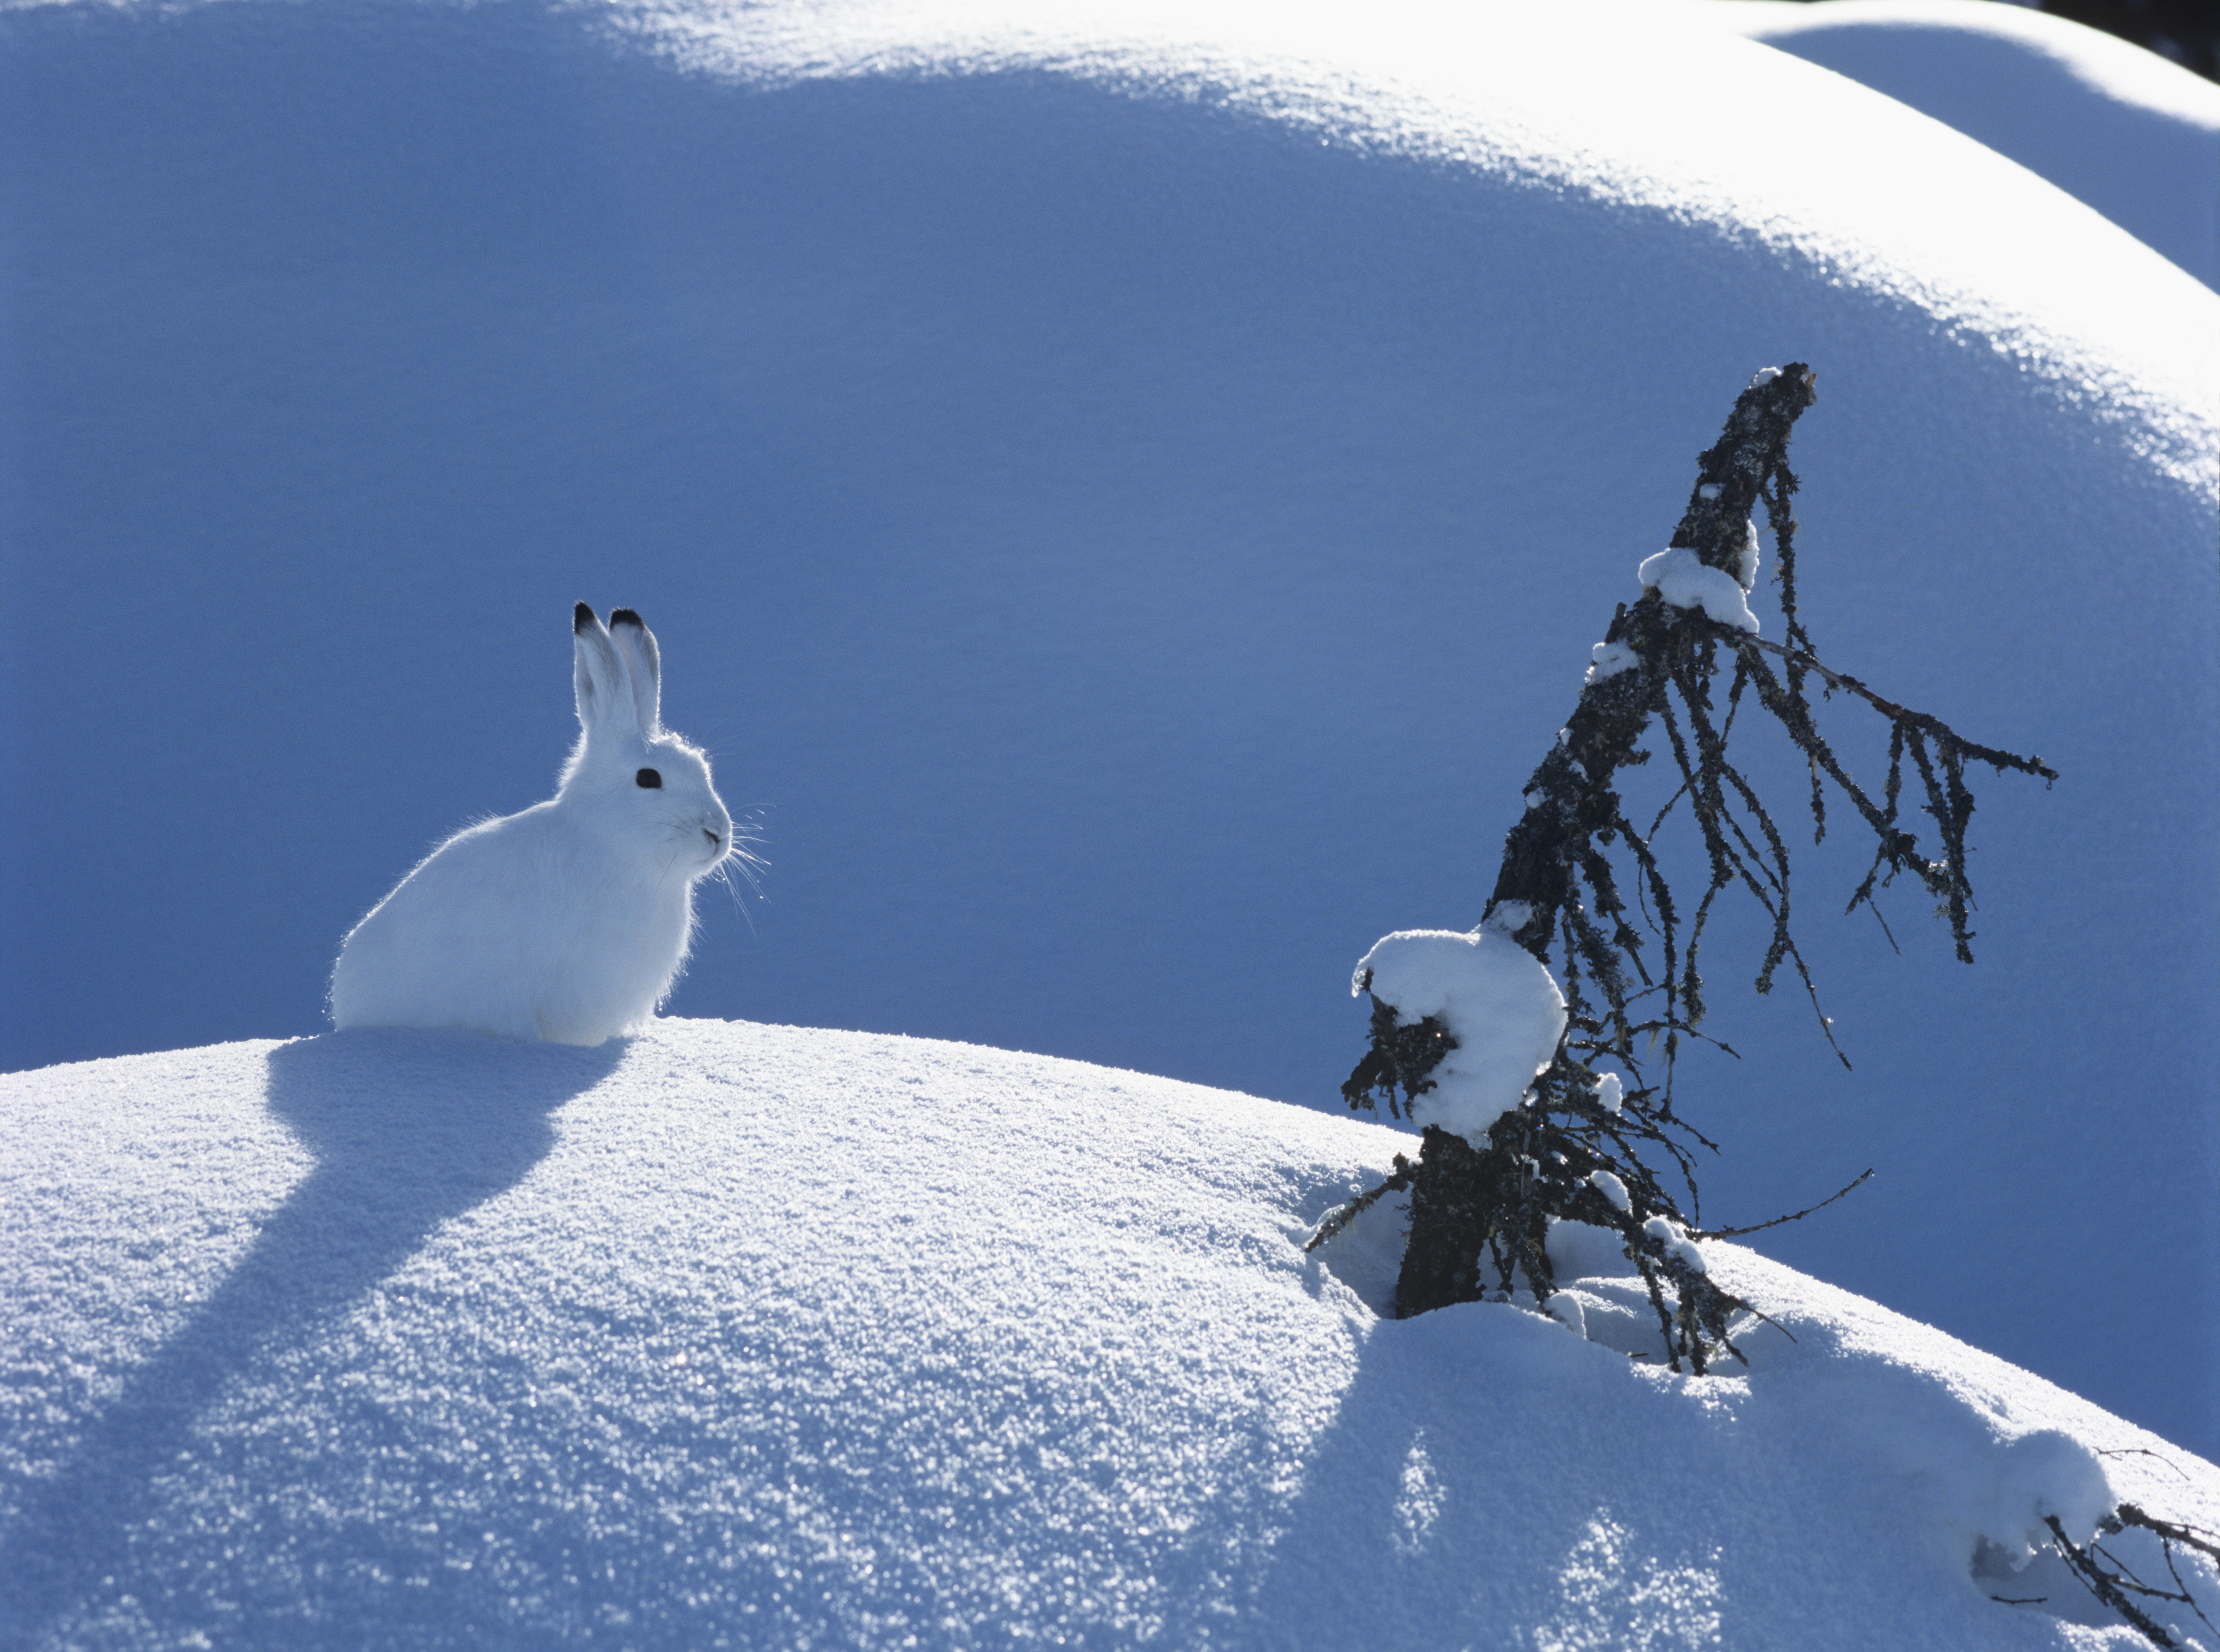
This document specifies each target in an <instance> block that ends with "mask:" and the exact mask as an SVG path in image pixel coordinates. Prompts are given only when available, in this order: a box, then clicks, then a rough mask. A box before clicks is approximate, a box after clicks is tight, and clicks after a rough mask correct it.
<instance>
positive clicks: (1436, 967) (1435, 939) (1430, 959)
mask: <svg viewBox="0 0 2220 1652" xmlns="http://www.w3.org/2000/svg"><path fill="white" fill-rule="evenodd" d="M1368 988H1369V990H1370V992H1371V994H1372V995H1373V997H1374V998H1375V999H1376V1000H1377V1001H1380V1002H1381V1003H1383V1004H1392V1005H1394V1007H1395V1012H1396V1013H1397V1014H1398V1015H1399V1016H1400V1017H1401V1018H1402V1019H1403V1020H1404V1021H1405V1022H1406V1023H1408V1024H1416V1023H1418V1022H1419V1021H1421V1020H1423V1019H1425V1018H1427V1017H1429V1016H1431V1017H1432V1018H1433V1019H1436V1020H1437V1021H1438V1022H1440V1023H1441V1025H1443V1027H1444V1028H1445V1029H1446V1030H1447V1032H1448V1033H1449V1036H1450V1039H1451V1040H1452V1041H1453V1042H1454V1044H1455V1046H1456V1047H1455V1048H1454V1049H1452V1050H1450V1051H1449V1053H1448V1054H1446V1055H1445V1056H1444V1057H1443V1058H1442V1061H1441V1064H1440V1065H1439V1066H1437V1067H1436V1068H1435V1069H1433V1071H1432V1073H1431V1079H1432V1085H1431V1088H1430V1089H1429V1090H1428V1091H1427V1094H1426V1109H1427V1116H1428V1119H1429V1120H1430V1121H1431V1123H1434V1124H1437V1125H1440V1126H1441V1127H1442V1128H1443V1129H1444V1130H1448V1131H1455V1132H1456V1134H1458V1135H1460V1136H1462V1137H1463V1138H1465V1139H1466V1140H1467V1141H1469V1142H1470V1143H1471V1144H1473V1146H1474V1147H1475V1148H1476V1149H1485V1148H1486V1147H1487V1127H1488V1126H1489V1125H1492V1124H1494V1122H1495V1121H1496V1120H1497V1119H1500V1118H1501V1117H1502V1116H1503V1115H1504V1114H1505V1113H1509V1112H1510V1111H1511V1110H1512V1108H1514V1107H1517V1106H1518V1104H1519V1102H1520V1101H1521V1100H1523V1099H1524V1098H1525V1094H1526V1093H1527V1090H1528V1089H1529V1088H1531V1086H1532V1084H1533V1082H1534V1080H1535V1078H1536V1076H1537V1075H1539V1074H1541V1073H1542V1072H1543V1071H1545V1070H1547V1069H1548V1068H1549V1065H1550V1062H1551V1061H1553V1060H1555V1059H1556V1054H1557V1044H1558V1041H1559V1040H1560V1039H1562V1038H1563V1037H1564V1036H1565V995H1564V994H1563V993H1562V992H1561V991H1560V990H1559V989H1558V987H1557V982H1556V977H1555V976H1552V975H1550V971H1549V969H1548V968H1547V967H1546V966H1545V965H1543V963H1541V961H1540V960H1539V959H1537V958H1536V957H1534V955H1533V954H1532V953H1531V952H1529V951H1526V950H1525V948H1524V947H1522V946H1520V945H1519V944H1518V943H1517V942H1516V941H1512V940H1509V939H1506V938H1504V937H1503V936H1500V935H1497V934H1493V933H1491V932H1488V931H1487V930H1485V929H1481V930H1475V931H1473V932H1471V933H1469V934H1467V933H1462V932H1458V931H1456V930H1441V929H1406V930H1400V931H1398V932H1396V933H1394V934H1393V935H1389V936H1387V937H1386V938H1383V939H1381V940H1380V941H1379V942H1377V943H1375V945H1374V946H1373V948H1372V950H1371V951H1369V952H1367V953H1366V954H1365V955H1364V957H1363V962H1361V963H1358V965H1357V966H1356V979H1355V981H1354V982H1353V984H1352V987H1351V992H1352V994H1356V993H1363V992H1364V991H1366V990H1367V989H1368Z"/></svg>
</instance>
